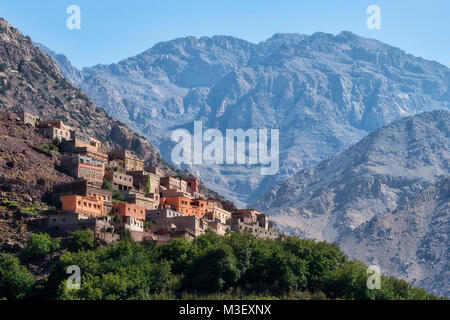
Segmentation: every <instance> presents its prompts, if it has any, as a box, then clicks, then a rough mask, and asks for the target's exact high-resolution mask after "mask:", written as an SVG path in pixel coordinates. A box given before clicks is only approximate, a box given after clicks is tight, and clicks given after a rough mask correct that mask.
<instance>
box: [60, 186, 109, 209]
mask: <svg viewBox="0 0 450 320" xmlns="http://www.w3.org/2000/svg"><path fill="white" fill-rule="evenodd" d="M65 195H79V196H84V197H94V196H97V197H98V198H101V199H102V200H103V213H104V214H110V213H111V211H112V191H110V190H104V189H101V188H100V187H99V186H95V185H93V184H90V183H89V182H88V181H87V180H77V181H74V182H69V183H63V184H58V185H56V186H54V187H53V192H52V203H53V204H54V205H56V206H57V207H58V208H61V202H60V199H59V198H60V196H65Z"/></svg>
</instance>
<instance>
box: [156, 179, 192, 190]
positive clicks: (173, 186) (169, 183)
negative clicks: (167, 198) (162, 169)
mask: <svg viewBox="0 0 450 320" xmlns="http://www.w3.org/2000/svg"><path fill="white" fill-rule="evenodd" d="M160 185H162V186H163V187H165V188H166V189H167V190H176V191H178V192H186V193H187V182H186V181H184V180H182V179H180V178H175V177H162V178H161V179H160Z"/></svg>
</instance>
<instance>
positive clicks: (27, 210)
mask: <svg viewBox="0 0 450 320" xmlns="http://www.w3.org/2000/svg"><path fill="white" fill-rule="evenodd" d="M0 206H1V207H4V208H6V209H7V210H9V211H14V210H19V211H20V213H22V214H25V215H29V216H35V215H37V214H39V212H40V211H42V210H48V209H49V207H48V206H45V205H42V204H39V203H25V202H23V201H16V200H9V199H8V198H4V199H3V200H2V201H1V203H0Z"/></svg>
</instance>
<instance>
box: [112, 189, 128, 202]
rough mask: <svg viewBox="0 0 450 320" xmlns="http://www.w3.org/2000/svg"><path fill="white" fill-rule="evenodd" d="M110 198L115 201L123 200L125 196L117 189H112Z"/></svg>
mask: <svg viewBox="0 0 450 320" xmlns="http://www.w3.org/2000/svg"><path fill="white" fill-rule="evenodd" d="M112 198H113V200H115V201H117V202H121V201H125V197H124V196H123V194H122V192H120V191H118V190H114V191H113V194H112Z"/></svg>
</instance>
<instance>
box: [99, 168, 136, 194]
mask: <svg viewBox="0 0 450 320" xmlns="http://www.w3.org/2000/svg"><path fill="white" fill-rule="evenodd" d="M105 178H106V179H108V180H109V181H111V182H112V187H113V190H120V191H127V190H132V189H133V177H132V176H130V175H127V174H124V173H121V172H118V171H107V172H106V173H105Z"/></svg>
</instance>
